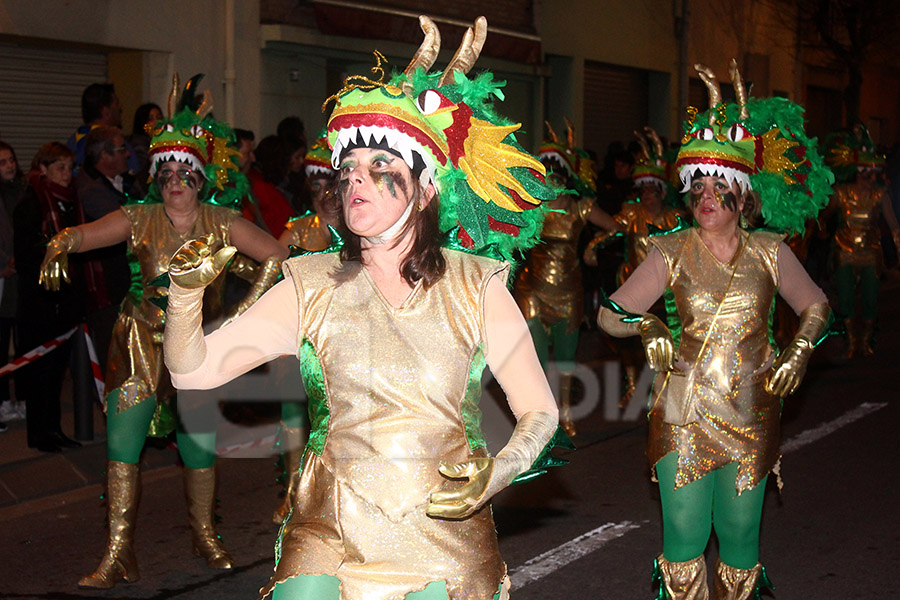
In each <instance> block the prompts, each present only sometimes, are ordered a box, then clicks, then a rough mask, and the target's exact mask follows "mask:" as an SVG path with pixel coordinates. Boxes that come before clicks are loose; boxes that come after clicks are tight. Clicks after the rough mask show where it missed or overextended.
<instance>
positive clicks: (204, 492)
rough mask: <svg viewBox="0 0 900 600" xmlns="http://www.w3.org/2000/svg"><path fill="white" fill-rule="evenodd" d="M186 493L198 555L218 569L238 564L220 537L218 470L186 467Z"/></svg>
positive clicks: (192, 539)
mask: <svg viewBox="0 0 900 600" xmlns="http://www.w3.org/2000/svg"><path fill="white" fill-rule="evenodd" d="M184 494H185V497H186V498H187V504H188V516H189V520H190V523H191V542H193V545H194V554H196V555H198V556H202V557H203V558H204V559H206V564H208V565H209V566H210V567H212V568H214V569H230V568H231V567H233V566H234V561H233V560H232V558H231V556H230V555H229V554H228V551H227V550H225V547H224V546H223V545H222V540H220V539H219V536H218V535H217V534H216V527H215V523H214V519H215V517H214V512H215V504H216V468H215V467H207V468H206V469H189V468H187V467H184Z"/></svg>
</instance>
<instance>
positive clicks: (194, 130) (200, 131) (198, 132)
mask: <svg viewBox="0 0 900 600" xmlns="http://www.w3.org/2000/svg"><path fill="white" fill-rule="evenodd" d="M191 135H192V136H194V137H195V138H201V137H203V136H205V135H206V129H204V128H203V127H200V126H199V125H194V126H193V127H191Z"/></svg>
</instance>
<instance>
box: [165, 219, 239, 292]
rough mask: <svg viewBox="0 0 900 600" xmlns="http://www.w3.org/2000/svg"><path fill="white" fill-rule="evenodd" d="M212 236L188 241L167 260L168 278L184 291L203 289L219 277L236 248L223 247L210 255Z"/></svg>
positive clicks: (208, 235)
mask: <svg viewBox="0 0 900 600" xmlns="http://www.w3.org/2000/svg"><path fill="white" fill-rule="evenodd" d="M214 239H215V238H214V237H213V234H211V233H209V234H207V235H205V236H203V237H201V238H197V239H195V240H190V241H188V242H185V243H184V244H182V246H181V248H179V249H178V251H177V252H175V254H174V255H173V256H172V258H171V259H169V278H170V279H171V280H172V282H173V283H175V284H176V285H178V286H179V287H181V288H184V289H186V290H194V289H198V288H204V287H206V286H207V285H209V284H210V283H212V281H213V280H214V279H215V278H216V277H218V276H219V273H221V272H222V269H224V268H225V265H227V264H228V261H229V260H231V257H232V256H234V253H235V252H237V248H235V247H234V246H225V247H223V248H222V249H221V250H219V251H218V252H216V253H215V254H213V253H212V248H210V246H211V245H212V243H213V241H214Z"/></svg>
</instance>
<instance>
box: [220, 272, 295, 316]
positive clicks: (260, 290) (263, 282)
mask: <svg viewBox="0 0 900 600" xmlns="http://www.w3.org/2000/svg"><path fill="white" fill-rule="evenodd" d="M280 274H281V260H279V259H278V258H275V257H270V258H267V259H266V260H265V261H264V262H263V263H262V264H261V265H260V266H259V272H258V273H257V275H256V281H254V282H253V285H252V286H250V291H248V292H247V295H246V296H244V299H243V300H241V301H240V303H239V304H238V305H237V306H236V307H235V308H234V309H233V310H232V311H231V314H230V315H229V316H228V319H227V320H226V322H228V321H233V320H234V319H236V318H237V317H239V316H240V315H241V314H242V313H243V312H244V311H245V310H247V309H248V308H250V307H251V306H253V303H254V302H256V301H257V300H259V298H260V296H262V295H263V294H265V293H266V290H268V289H269V288H270V287H272V286H273V285H275V282H276V281H278V275H280Z"/></svg>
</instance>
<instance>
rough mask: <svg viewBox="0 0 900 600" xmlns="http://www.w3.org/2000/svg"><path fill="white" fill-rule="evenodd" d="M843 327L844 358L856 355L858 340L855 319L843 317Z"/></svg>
mask: <svg viewBox="0 0 900 600" xmlns="http://www.w3.org/2000/svg"><path fill="white" fill-rule="evenodd" d="M844 329H845V330H846V332H847V347H846V348H845V350H844V358H853V357H854V356H856V346H857V343H858V341H859V340H858V336H857V335H856V321H854V320H853V319H850V318H847V319H844Z"/></svg>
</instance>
